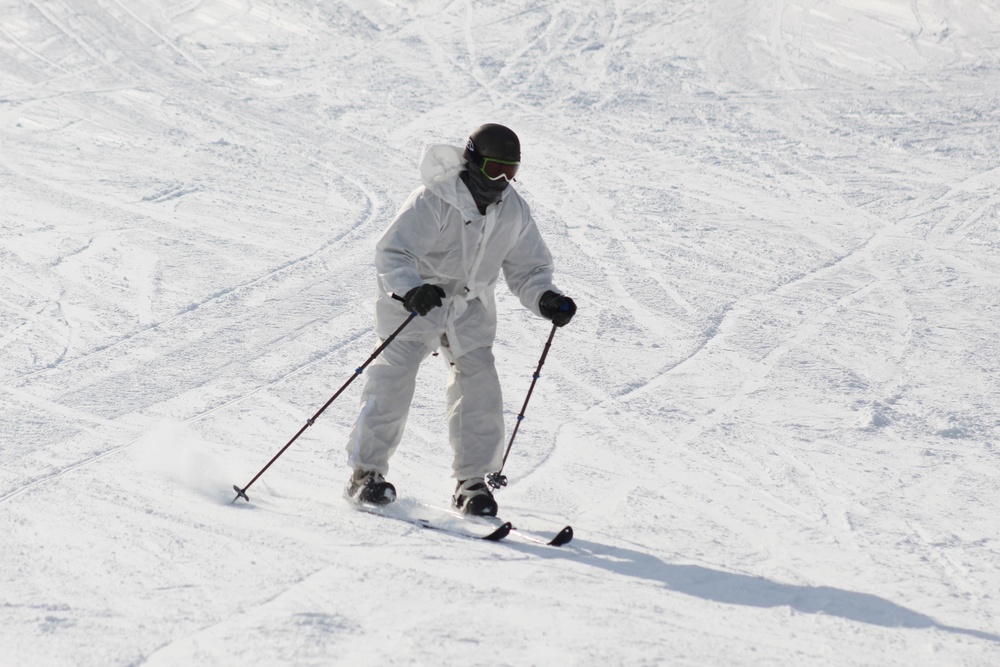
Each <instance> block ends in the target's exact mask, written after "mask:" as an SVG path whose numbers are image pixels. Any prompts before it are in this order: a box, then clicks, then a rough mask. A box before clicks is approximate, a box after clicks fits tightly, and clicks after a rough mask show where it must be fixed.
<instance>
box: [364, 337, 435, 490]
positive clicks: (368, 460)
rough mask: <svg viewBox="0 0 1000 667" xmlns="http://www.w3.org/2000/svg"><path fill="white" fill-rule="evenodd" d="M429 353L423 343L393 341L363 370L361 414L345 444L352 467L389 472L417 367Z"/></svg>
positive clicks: (404, 423) (411, 396)
mask: <svg viewBox="0 0 1000 667" xmlns="http://www.w3.org/2000/svg"><path fill="white" fill-rule="evenodd" d="M428 354H430V350H428V349H427V346H425V345H424V344H423V343H421V342H418V341H409V340H400V339H398V338H397V339H396V340H394V341H393V342H392V343H390V344H389V346H388V347H386V348H385V349H384V350H382V353H381V354H380V355H379V356H378V358H376V359H375V361H373V362H372V363H371V364H370V365H369V366H368V369H367V376H366V379H365V387H364V389H363V390H362V391H361V413H360V414H359V415H358V419H357V421H356V422H355V423H354V428H353V429H352V430H351V435H350V437H349V438H348V441H347V464H348V465H349V466H351V467H352V468H355V469H357V468H362V469H364V470H376V471H378V472H380V473H382V474H383V475H386V474H388V472H389V459H390V458H391V457H392V455H393V453H394V452H395V451H396V447H398V446H399V442H400V440H402V439H403V429H404V427H405V426H406V417H407V415H408V414H409V412H410V403H411V402H412V401H413V391H414V388H415V386H416V382H417V371H418V370H419V369H420V364H421V363H422V362H423V361H424V359H426V358H427V355H428Z"/></svg>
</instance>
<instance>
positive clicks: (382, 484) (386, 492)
mask: <svg viewBox="0 0 1000 667" xmlns="http://www.w3.org/2000/svg"><path fill="white" fill-rule="evenodd" d="M347 496H348V497H349V498H354V499H355V500H357V501H358V502H362V503H370V504H372V505H388V504H389V503H391V502H392V501H394V500H396V487H394V486H393V485H392V484H390V483H389V482H387V481H385V477H383V476H382V473H380V472H377V471H375V470H361V469H358V470H355V471H354V474H353V475H351V481H350V482H349V483H348V485H347Z"/></svg>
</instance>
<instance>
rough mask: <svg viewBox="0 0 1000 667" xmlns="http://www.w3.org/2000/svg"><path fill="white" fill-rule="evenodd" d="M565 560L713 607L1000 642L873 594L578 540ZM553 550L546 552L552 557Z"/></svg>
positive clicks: (996, 636) (984, 634)
mask: <svg viewBox="0 0 1000 667" xmlns="http://www.w3.org/2000/svg"><path fill="white" fill-rule="evenodd" d="M572 547H575V548H573V549H567V551H566V552H564V557H566V558H569V559H571V560H573V561H574V562H578V563H583V564H586V565H590V566H592V567H598V568H601V569H604V570H607V571H609V572H613V573H615V574H621V575H625V576H628V577H636V578H639V579H647V580H649V581H653V582H656V583H658V584H662V585H663V586H665V587H666V588H668V589H670V590H672V591H677V592H678V593H684V594H685V595H692V596H694V597H698V598H702V599H704V600H711V601H713V602H722V603H725V604H733V605H743V606H747V607H781V606H787V607H791V608H792V609H795V610H796V611H799V612H802V613H804V614H825V615H827V616H837V617H839V618H845V619H848V620H851V621H857V622H859V623H867V624H869V625H878V626H882V627H888V628H935V629H938V630H945V631H947V632H954V633H958V634H963V635H969V636H972V637H978V638H979V639H986V640H989V641H993V642H1000V635H995V634H992V633H989V632H982V631H980V630H968V629H966V628H956V627H953V626H949V625H942V624H941V623H938V622H937V621H935V620H934V619H933V618H931V617H930V616H926V615H924V614H921V613H918V612H915V611H913V610H910V609H907V608H906V607H901V606H900V605H898V604H895V603H893V602H890V601H888V600H885V599H883V598H880V597H878V596H875V595H869V594H868V593H856V592H854V591H846V590H843V589H840V588H832V587H830V586H794V585H791V584H782V583H778V582H776V581H771V580H770V579H766V578H764V577H754V576H749V575H745V574H735V573H732V572H723V571H721V570H713V569H711V568H708V567H702V566H700V565H680V564H672V563H665V562H664V561H662V560H660V559H659V558H656V557H655V556H651V555H649V554H645V553H642V552H641V551H635V550H632V549H624V548H621V547H610V546H606V545H603V544H599V543H596V542H588V541H585V540H579V539H574V540H573V543H572ZM552 551H553V550H552V549H545V550H544V553H545V555H548V556H551V555H552Z"/></svg>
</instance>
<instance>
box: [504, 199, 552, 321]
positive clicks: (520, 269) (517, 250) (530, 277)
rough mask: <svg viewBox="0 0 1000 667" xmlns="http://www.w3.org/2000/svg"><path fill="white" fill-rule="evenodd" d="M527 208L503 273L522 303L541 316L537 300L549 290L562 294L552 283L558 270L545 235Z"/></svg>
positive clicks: (505, 260)
mask: <svg viewBox="0 0 1000 667" xmlns="http://www.w3.org/2000/svg"><path fill="white" fill-rule="evenodd" d="M523 206H524V214H523V215H524V218H525V222H524V227H523V228H522V229H521V233H520V234H519V235H518V237H517V240H516V241H515V243H514V246H513V247H512V248H511V250H510V252H509V253H507V257H506V258H505V259H504V261H503V274H504V278H505V279H506V281H507V286H508V287H509V288H510V291H511V292H512V293H513V294H514V295H515V296H517V298H518V299H520V300H521V304H522V305H523V306H524V307H525V308H527V309H528V310H530V311H531V312H533V313H534V314H535V315H538V316H541V314H542V313H541V311H540V310H539V308H538V300H539V299H540V298H541V297H542V294H543V293H544V292H545V291H546V290H552V291H554V292H559V293H560V294H561V293H562V292H561V291H560V290H559V288H558V287H556V286H555V285H554V284H553V283H552V273H553V271H554V270H555V267H554V265H553V263H552V254H551V253H550V252H549V249H548V247H547V246H546V245H545V241H544V240H542V235H541V234H540V233H539V231H538V226H537V225H535V219H534V218H533V217H532V215H531V212H530V211H529V210H528V207H527V205H526V204H525V205H523Z"/></svg>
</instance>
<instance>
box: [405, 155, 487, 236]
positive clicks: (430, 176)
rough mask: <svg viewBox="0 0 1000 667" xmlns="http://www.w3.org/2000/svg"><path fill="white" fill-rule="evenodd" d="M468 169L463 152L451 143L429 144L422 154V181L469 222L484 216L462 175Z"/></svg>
mask: <svg viewBox="0 0 1000 667" xmlns="http://www.w3.org/2000/svg"><path fill="white" fill-rule="evenodd" d="M464 170H465V159H464V158H463V157H462V149H461V148H459V147H458V146H449V145H448V144H429V145H427V146H424V150H423V152H422V153H421V154H420V180H421V182H422V183H423V184H424V187H425V188H427V189H428V190H430V191H431V192H433V193H434V194H435V195H437V196H438V197H440V198H441V199H443V200H444V201H446V202H448V203H449V204H451V205H452V206H454V207H455V208H457V209H458V210H459V211H461V212H462V216H463V217H465V219H466V220H474V219H476V218H480V217H482V214H481V213H480V212H479V208H478V207H477V206H476V200H475V198H473V196H472V193H471V192H469V188H468V187H467V186H466V185H465V183H463V182H462V179H460V178H459V177H458V175H459V174H460V173H461V172H462V171H464Z"/></svg>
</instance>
